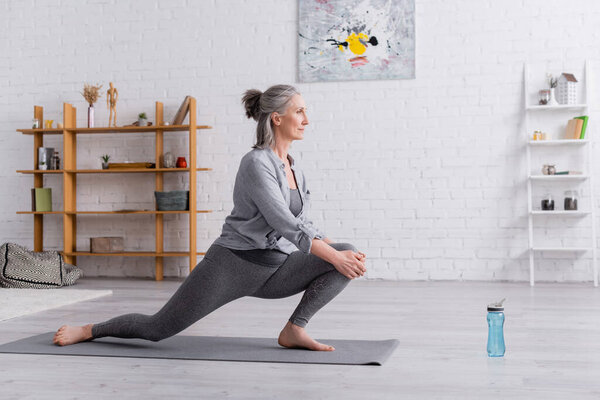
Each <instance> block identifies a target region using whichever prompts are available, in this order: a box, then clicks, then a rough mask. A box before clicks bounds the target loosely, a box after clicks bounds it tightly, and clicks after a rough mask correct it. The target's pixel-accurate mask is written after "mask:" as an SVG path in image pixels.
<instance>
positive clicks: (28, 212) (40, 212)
mask: <svg viewBox="0 0 600 400" xmlns="http://www.w3.org/2000/svg"><path fill="white" fill-rule="evenodd" d="M17 214H33V215H43V214H64V211H17Z"/></svg>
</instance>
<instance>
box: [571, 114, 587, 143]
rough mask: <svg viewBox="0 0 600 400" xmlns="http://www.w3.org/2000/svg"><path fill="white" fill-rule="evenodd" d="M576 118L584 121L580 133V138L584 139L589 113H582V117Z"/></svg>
mask: <svg viewBox="0 0 600 400" xmlns="http://www.w3.org/2000/svg"><path fill="white" fill-rule="evenodd" d="M574 119H580V120H582V121H583V126H582V127H581V133H580V134H579V139H584V138H585V129H586V128H587V123H588V119H589V118H588V116H587V115H582V116H580V117H575V118H574Z"/></svg>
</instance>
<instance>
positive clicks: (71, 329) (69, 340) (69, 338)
mask: <svg viewBox="0 0 600 400" xmlns="http://www.w3.org/2000/svg"><path fill="white" fill-rule="evenodd" d="M92 326H93V324H89V325H84V326H69V325H63V326H61V327H60V328H59V329H58V331H57V332H56V334H55V335H54V339H53V340H52V341H53V342H54V344H56V345H59V346H67V345H69V344H74V343H79V342H83V341H86V340H90V339H92Z"/></svg>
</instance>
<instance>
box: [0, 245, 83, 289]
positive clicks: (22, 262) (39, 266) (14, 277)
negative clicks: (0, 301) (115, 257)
mask: <svg viewBox="0 0 600 400" xmlns="http://www.w3.org/2000/svg"><path fill="white" fill-rule="evenodd" d="M81 276H83V271H82V270H81V269H79V268H77V267H76V266H74V265H70V264H66V263H64V262H63V259H62V256H61V255H60V253H59V252H57V251H41V252H33V251H29V250H27V249H26V248H25V247H23V246H20V245H18V244H14V243H4V244H3V245H2V246H0V286H1V287H6V288H37V289H50V288H57V287H61V286H69V285H73V284H74V283H75V281H76V280H77V279H79V278H80V277H81Z"/></svg>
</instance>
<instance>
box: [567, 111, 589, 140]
mask: <svg viewBox="0 0 600 400" xmlns="http://www.w3.org/2000/svg"><path fill="white" fill-rule="evenodd" d="M587 123H588V116H587V115H582V116H581V117H575V118H573V119H571V120H569V122H568V123H567V129H566V130H565V139H583V138H585V130H586V128H587Z"/></svg>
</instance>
